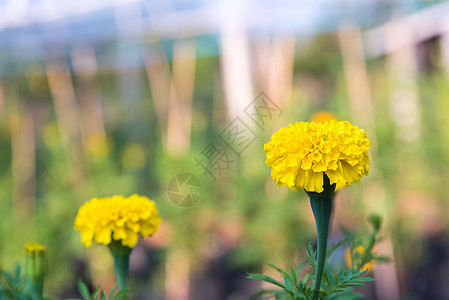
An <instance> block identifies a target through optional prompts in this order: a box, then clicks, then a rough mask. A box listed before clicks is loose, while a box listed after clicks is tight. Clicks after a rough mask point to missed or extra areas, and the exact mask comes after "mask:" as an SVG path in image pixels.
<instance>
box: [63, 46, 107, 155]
mask: <svg viewBox="0 0 449 300" xmlns="http://www.w3.org/2000/svg"><path fill="white" fill-rule="evenodd" d="M72 57H73V67H74V72H75V75H76V76H77V77H78V79H79V84H78V91H79V95H80V96H79V98H80V106H79V109H80V121H81V122H80V125H81V126H80V129H81V137H82V141H83V146H84V151H85V153H86V154H87V155H86V156H87V157H93V156H105V155H107V154H108V152H109V148H108V147H109V145H108V141H107V136H106V130H105V125H104V115H103V107H102V104H101V92H100V90H99V89H98V86H97V84H96V82H95V77H96V76H97V60H96V57H95V52H94V50H93V49H90V48H82V49H78V50H76V51H74V52H73V53H72Z"/></svg>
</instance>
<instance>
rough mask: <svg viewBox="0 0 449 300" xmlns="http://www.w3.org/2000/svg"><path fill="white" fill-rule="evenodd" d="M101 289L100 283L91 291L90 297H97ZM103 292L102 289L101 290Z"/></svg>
mask: <svg viewBox="0 0 449 300" xmlns="http://www.w3.org/2000/svg"><path fill="white" fill-rule="evenodd" d="M100 291H101V285H99V286H97V288H96V289H95V291H94V292H93V293H92V299H96V298H97V297H98V293H99V292H100ZM101 292H103V291H101Z"/></svg>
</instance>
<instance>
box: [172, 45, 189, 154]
mask: <svg viewBox="0 0 449 300" xmlns="http://www.w3.org/2000/svg"><path fill="white" fill-rule="evenodd" d="M195 66H196V44H195V42H194V41H193V40H182V41H178V42H176V43H175V45H174V49H173V81H172V84H171V85H170V97H169V105H170V106H169V110H168V126H167V150H168V152H169V153H171V154H172V155H181V154H184V153H187V152H188V151H189V148H190V134H191V122H192V100H193V89H194V85H195Z"/></svg>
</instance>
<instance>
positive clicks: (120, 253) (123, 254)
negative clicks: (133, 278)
mask: <svg viewBox="0 0 449 300" xmlns="http://www.w3.org/2000/svg"><path fill="white" fill-rule="evenodd" d="M108 247H109V250H110V251H111V253H112V256H113V257H114V269H115V276H116V277H117V283H118V287H119V290H124V289H126V281H127V279H128V269H129V255H130V254H131V251H132V250H133V249H132V248H129V247H127V246H123V245H122V243H121V241H115V240H113V241H112V242H111V243H110V244H109V245H108Z"/></svg>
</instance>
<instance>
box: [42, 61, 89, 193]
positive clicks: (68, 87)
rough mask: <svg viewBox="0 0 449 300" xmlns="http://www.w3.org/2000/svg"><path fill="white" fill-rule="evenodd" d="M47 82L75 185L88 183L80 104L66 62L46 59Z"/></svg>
mask: <svg viewBox="0 0 449 300" xmlns="http://www.w3.org/2000/svg"><path fill="white" fill-rule="evenodd" d="M46 70H47V76H48V84H49V87H50V92H51V95H52V100H53V104H54V107H55V112H56V117H57V120H58V126H59V131H60V133H61V137H62V140H63V144H64V150H65V152H66V156H67V160H68V168H69V177H70V180H71V182H72V185H73V186H75V187H79V186H82V185H84V184H85V180H86V173H87V172H86V163H85V157H84V152H83V149H82V143H81V133H80V117H79V107H78V103H77V101H76V96H75V90H74V87H73V83H72V78H71V75H70V72H69V68H68V66H67V64H66V62H65V61H63V60H60V61H47V62H46Z"/></svg>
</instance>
